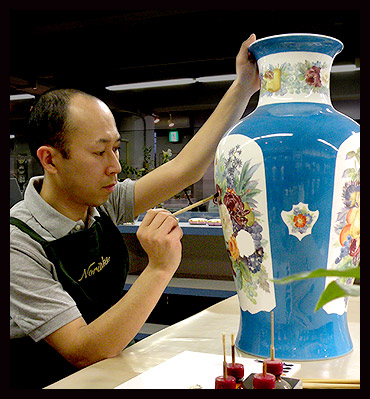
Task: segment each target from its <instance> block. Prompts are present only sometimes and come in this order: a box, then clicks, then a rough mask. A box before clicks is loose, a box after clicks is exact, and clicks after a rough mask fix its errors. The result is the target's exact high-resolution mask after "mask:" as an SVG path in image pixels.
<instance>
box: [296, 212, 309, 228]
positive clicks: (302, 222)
mask: <svg viewBox="0 0 370 399" xmlns="http://www.w3.org/2000/svg"><path fill="white" fill-rule="evenodd" d="M293 222H294V224H295V226H296V227H305V226H306V224H307V219H306V216H304V215H302V214H301V213H299V214H298V215H297V216H294V218H293Z"/></svg>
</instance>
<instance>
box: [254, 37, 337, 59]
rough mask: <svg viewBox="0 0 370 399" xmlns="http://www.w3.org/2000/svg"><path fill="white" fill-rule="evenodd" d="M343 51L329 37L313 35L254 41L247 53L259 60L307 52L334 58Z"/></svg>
mask: <svg viewBox="0 0 370 399" xmlns="http://www.w3.org/2000/svg"><path fill="white" fill-rule="evenodd" d="M342 49H343V43H342V42H341V41H339V40H337V39H334V38H332V37H329V36H323V35H314V34H304V33H301V34H287V35H278V36H270V37H265V38H263V39H259V40H256V41H255V42H254V43H252V44H251V46H250V47H249V51H250V52H251V53H252V54H253V55H254V57H255V58H256V59H257V60H259V59H260V58H261V57H264V56H266V55H270V54H275V53H283V52H289V51H309V52H316V53H323V54H327V55H329V56H331V57H334V56H335V55H336V54H338V53H339V52H340V51H342Z"/></svg>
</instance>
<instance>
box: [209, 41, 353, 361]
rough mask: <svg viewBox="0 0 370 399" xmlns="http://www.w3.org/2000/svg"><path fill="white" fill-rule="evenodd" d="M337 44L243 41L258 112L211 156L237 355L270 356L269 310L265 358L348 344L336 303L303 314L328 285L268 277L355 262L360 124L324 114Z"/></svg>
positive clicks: (313, 355) (297, 356)
mask: <svg viewBox="0 0 370 399" xmlns="http://www.w3.org/2000/svg"><path fill="white" fill-rule="evenodd" d="M342 48H343V45H342V43H341V42H340V41H338V40H336V39H334V38H331V37H327V36H321V35H313V34H288V35H279V36H272V37H267V38H264V39H260V40H257V41H256V42H255V43H253V44H252V45H251V46H250V52H251V53H252V54H253V55H254V56H255V58H256V59H257V62H258V68H259V73H260V77H261V89H260V97H259V102H258V106H257V108H256V109H255V111H254V112H252V113H251V114H250V115H248V116H247V117H245V118H243V119H242V120H241V121H239V123H237V124H236V125H235V126H234V127H233V128H231V129H230V130H229V131H228V132H227V133H226V134H225V136H224V137H223V138H222V140H221V141H220V143H219V146H218V149H217V153H216V157H215V184H216V189H217V191H218V193H219V194H220V195H219V196H218V199H217V200H218V204H219V210H220V216H221V221H222V226H223V232H224V237H225V244H226V249H227V251H228V254H229V256H230V260H231V264H232V271H233V277H234V280H235V283H236V287H237V293H238V297H239V303H240V308H241V317H240V326H239V332H238V335H237V339H236V345H237V347H238V348H239V349H240V350H242V351H244V352H247V353H249V354H253V355H257V356H262V357H268V356H269V355H270V344H271V342H270V312H271V311H272V310H273V311H274V320H275V326H274V327H275V343H274V344H275V351H276V356H277V357H280V358H282V359H286V360H288V359H289V360H316V359H325V358H333V357H338V356H342V355H345V354H347V353H348V352H350V351H351V349H352V342H351V338H350V335H349V331H348V326H347V300H348V298H341V299H337V300H335V301H332V302H330V303H328V304H327V305H326V306H324V308H321V309H320V310H318V311H317V312H315V311H314V309H315V306H316V303H317V301H318V299H319V297H320V295H321V293H322V292H323V290H324V289H325V286H326V285H327V284H328V283H329V282H330V281H332V280H331V279H333V278H331V279H329V278H326V279H325V278H318V279H310V280H303V281H299V282H293V283H290V284H286V285H278V284H274V283H273V282H272V281H271V279H272V278H281V277H285V276H288V275H292V274H294V273H298V272H302V271H311V270H315V269H318V268H328V269H346V268H349V267H353V266H357V265H358V262H359V257H360V255H359V250H360V233H359V217H360V167H359V161H360V149H359V146H360V141H359V136H360V134H359V133H360V127H359V125H358V124H357V123H356V122H354V121H353V120H351V119H350V118H348V117H347V116H345V115H343V114H341V113H339V112H337V111H336V110H335V109H334V108H333V106H332V104H331V100H330V92H329V77H330V70H331V65H332V61H333V58H334V57H335V55H336V54H337V53H338V52H340V51H341V50H342ZM342 282H344V283H347V284H352V282H353V281H352V280H351V279H349V280H347V281H342Z"/></svg>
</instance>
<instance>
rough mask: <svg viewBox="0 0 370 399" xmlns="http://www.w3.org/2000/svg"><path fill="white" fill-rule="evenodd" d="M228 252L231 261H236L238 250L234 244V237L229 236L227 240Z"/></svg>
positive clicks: (238, 254) (235, 243)
mask: <svg viewBox="0 0 370 399" xmlns="http://www.w3.org/2000/svg"><path fill="white" fill-rule="evenodd" d="M229 251H230V256H231V257H232V259H233V260H237V259H238V258H239V256H240V253H239V248H238V244H237V242H236V238H235V237H234V236H231V237H230V239H229Z"/></svg>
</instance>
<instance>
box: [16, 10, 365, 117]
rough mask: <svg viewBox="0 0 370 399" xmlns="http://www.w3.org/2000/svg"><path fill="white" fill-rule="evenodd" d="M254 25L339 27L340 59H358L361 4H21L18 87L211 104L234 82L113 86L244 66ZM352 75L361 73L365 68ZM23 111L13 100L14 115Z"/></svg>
mask: <svg viewBox="0 0 370 399" xmlns="http://www.w3.org/2000/svg"><path fill="white" fill-rule="evenodd" d="M252 32H254V33H255V34H256V35H257V38H262V37H265V36H269V35H275V34H281V33H297V32H302V33H319V34H324V35H328V36H333V37H335V38H337V39H339V40H341V41H342V42H343V43H344V50H343V51H342V52H341V53H340V54H339V55H338V56H337V57H336V59H335V63H336V64H339V63H349V64H353V63H355V62H357V63H359V59H360V12H359V11H358V10H357V11H351V10H338V11H330V10H311V11H303V10H296V11H286V10H276V9H271V10H246V9H238V10H208V11H207V10H186V9H182V10H171V9H147V10H117V11H112V10H109V11H102V10H95V11H93V10H90V11H86V10H85V11H76V10H73V11H71V10H68V11H66V10H63V11H61V10H59V11H40V10H17V11H15V10H13V11H11V12H10V94H16V93H33V94H35V95H39V94H41V93H42V92H44V91H45V90H47V89H49V88H53V87H75V88H79V89H81V90H85V91H87V92H89V93H91V94H94V95H96V96H98V97H100V98H102V99H103V100H105V101H106V102H107V103H108V104H109V105H110V106H111V107H112V108H113V109H117V110H118V109H127V110H131V111H133V112H140V113H144V114H148V113H149V114H150V113H151V112H163V111H169V110H172V111H175V110H178V111H181V110H182V111H186V110H191V109H193V110H195V109H212V108H214V106H215V105H216V104H217V102H218V101H219V99H220V98H221V96H222V95H223V94H224V92H225V90H226V89H227V87H228V86H229V85H230V82H227V83H218V84H198V83H197V84H195V85H190V86H183V87H177V88H168V89H163V88H162V89H150V90H139V91H130V92H121V93H117V92H116V93H112V92H108V91H107V90H106V89H105V87H106V86H108V85H113V84H121V83H130V82H140V81H145V80H149V81H150V80H162V79H172V78H184V77H200V76H209V75H219V74H230V73H235V67H234V65H235V56H236V54H237V53H238V50H239V47H240V45H241V43H242V41H243V40H245V39H247V37H248V36H249V34H250V33H252ZM337 79H338V78H337ZM352 79H355V80H356V82H357V80H358V83H359V73H358V75H356V78H353V77H352ZM342 80H343V78H342ZM332 84H333V82H332ZM348 86H349V87H353V84H352V83H349V84H348ZM345 92H347V90H345ZM349 95H350V96H351V91H350V90H349ZM356 95H357V94H353V93H352V97H353V96H356ZM342 96H343V94H342ZM358 96H359V94H358ZM344 97H345V96H344ZM17 103H20V102H17ZM23 112H24V110H23V108H22V106H21V105H20V104H17V105H13V107H11V118H12V117H13V118H14V119H16V118H21V115H22V113H23Z"/></svg>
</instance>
